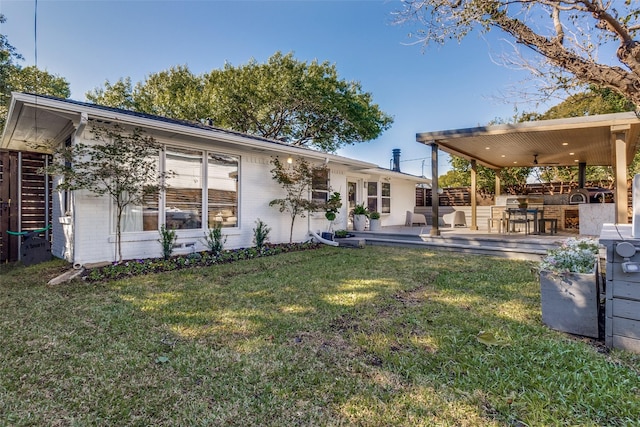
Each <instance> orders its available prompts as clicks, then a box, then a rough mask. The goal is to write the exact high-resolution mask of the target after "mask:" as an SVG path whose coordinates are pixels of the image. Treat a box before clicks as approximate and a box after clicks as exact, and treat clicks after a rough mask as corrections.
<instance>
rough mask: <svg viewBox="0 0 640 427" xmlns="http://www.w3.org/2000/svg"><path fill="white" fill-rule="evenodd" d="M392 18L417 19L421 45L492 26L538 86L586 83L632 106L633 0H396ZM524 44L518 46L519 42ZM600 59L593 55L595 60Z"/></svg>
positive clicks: (636, 46) (639, 13) (638, 66)
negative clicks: (505, 37) (615, 94)
mask: <svg viewBox="0 0 640 427" xmlns="http://www.w3.org/2000/svg"><path fill="white" fill-rule="evenodd" d="M402 5H403V6H402V8H401V10H399V11H398V13H397V15H396V22H397V23H400V24H405V25H417V31H416V32H415V33H413V34H412V36H413V37H416V38H417V39H418V41H419V42H422V43H424V44H427V45H428V44H431V43H436V44H442V43H445V42H446V41H448V40H452V39H453V40H461V39H462V38H464V37H465V36H467V35H468V34H469V33H470V32H472V31H473V30H479V31H481V32H488V31H490V30H491V29H494V28H496V29H499V30H501V31H502V32H504V33H506V34H508V35H509V36H510V39H512V40H513V41H514V42H515V43H512V46H513V49H514V52H513V55H510V56H509V57H508V58H506V59H505V64H506V65H513V66H517V67H519V68H523V69H526V70H529V71H530V72H531V73H532V75H533V76H534V77H535V78H536V80H537V81H542V82H544V84H541V85H539V88H538V89H539V90H540V92H541V93H543V94H546V95H550V94H552V93H554V92H555V91H557V90H571V89H575V88H576V87H578V86H580V85H582V86H583V85H586V84H593V85H595V86H597V87H602V88H608V89H612V90H614V91H616V92H618V93H619V94H621V95H623V96H624V97H625V98H627V99H628V100H629V101H631V102H632V103H633V104H635V105H636V107H637V106H640V41H639V40H638V32H639V31H640V22H639V21H640V10H639V9H638V8H637V1H636V0H633V1H632V0H624V1H623V0H620V1H602V0H404V1H403V2H402ZM520 46H526V47H527V48H528V50H525V51H524V52H521V51H520V49H519V47H520ZM598 58H601V59H598Z"/></svg>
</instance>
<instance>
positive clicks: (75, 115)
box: [0, 92, 424, 182]
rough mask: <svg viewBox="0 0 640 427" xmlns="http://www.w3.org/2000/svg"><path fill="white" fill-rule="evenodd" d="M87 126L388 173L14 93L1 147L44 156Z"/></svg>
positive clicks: (248, 138)
mask: <svg viewBox="0 0 640 427" xmlns="http://www.w3.org/2000/svg"><path fill="white" fill-rule="evenodd" d="M89 121H95V122H99V123H111V122H117V123H119V124H121V125H129V126H137V127H141V128H145V129H148V130H149V131H153V133H154V135H158V136H162V138H163V139H165V140H167V141H171V140H176V141H180V142H182V143H184V139H185V138H189V139H191V140H194V141H199V142H203V143H211V142H214V141H215V143H216V146H221V147H228V148H237V147H238V146H241V147H243V148H244V149H248V150H252V151H257V152H262V153H263V154H267V155H273V156H275V155H282V156H301V157H307V158H312V159H317V160H321V161H324V162H328V163H334V164H338V165H344V166H348V167H350V168H355V169H357V170H359V171H363V172H364V171H365V170H372V169H377V170H378V173H383V171H385V170H384V169H382V168H378V166H377V165H375V164H373V163H369V162H364V161H361V160H356V159H352V158H348V157H343V156H338V155H335V154H330V153H325V152H321V151H317V150H313V149H310V148H306V147H296V146H292V145H289V144H287V143H285V142H282V141H277V140H273V139H269V138H263V137H260V136H254V135H248V134H244V133H241V132H236V131H231V130H226V129H220V128H216V127H212V126H208V125H205V124H202V123H199V122H195V121H186V120H176V119H170V118H167V117H161V116H154V115H151V114H144V113H138V112H135V111H129V110H123V109H119V108H112V107H105V106H101V105H97V104H91V103H86V102H80V101H75V100H70V99H61V98H55V97H52V96H45V95H34V94H26V93H18V92H14V93H13V94H12V99H11V104H10V106H9V112H8V114H7V122H6V125H5V129H4V132H3V134H2V137H1V139H0V148H4V149H10V150H19V151H40V152H46V151H47V148H46V146H47V145H48V144H46V143H47V142H51V141H54V142H59V143H61V142H64V140H65V139H67V138H68V137H69V135H71V134H72V133H74V132H76V129H78V128H80V127H82V126H83V123H85V124H86V123H87V122H89ZM383 174H386V175H393V174H395V172H393V171H390V170H386V173H383ZM404 175H405V176H404V178H405V179H413V180H415V181H416V182H424V178H421V177H416V176H412V175H407V174H404ZM410 177H412V178H410Z"/></svg>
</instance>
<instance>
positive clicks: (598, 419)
mask: <svg viewBox="0 0 640 427" xmlns="http://www.w3.org/2000/svg"><path fill="white" fill-rule="evenodd" d="M531 267H532V264H530V263H527V262H518V261H509V260H504V259H493V258H488V257H480V256H469V255H457V254H450V253H437V252H429V251H423V250H409V249H401V248H388V247H367V248H366V249H363V250H348V249H342V248H332V247H324V248H322V249H318V250H315V251H305V252H298V253H287V254H282V255H277V256H274V257H268V258H259V259H253V260H247V261H240V262H236V263H233V264H225V265H218V266H213V267H207V268H197V269H192V270H181V271H176V272H171V273H164V274H151V275H147V276H140V277H135V278H131V279H127V280H120V281H113V282H103V283H98V284H88V283H84V282H81V281H75V282H71V283H68V284H65V285H62V286H56V287H47V286H46V285H45V283H46V282H47V280H48V279H49V278H51V277H54V276H56V275H57V274H59V273H60V272H61V270H62V269H63V268H65V265H64V264H63V263H62V262H59V261H54V262H50V263H46V264H41V265H38V266H31V267H16V266H6V267H3V268H2V269H0V282H1V284H0V292H1V294H0V295H1V296H0V321H1V328H2V343H1V345H0V359H1V361H2V363H1V364H0V425H11V426H28V425H38V426H41V425H55V426H67V425H68V426H75V425H118V426H127V425H131V426H137V425H145V426H146V425H154V426H175V425H193V426H202V425H229V426H234V425H238V426H251V425H256V426H257V425H260V426H269V425H273V426H276V425H277V426H289V425H314V426H316V425H360V426H382V425H384V426H387V425H406V426H417V425H423V426H433V425H442V426H502V425H510V426H526V425H529V426H542V425H583V426H600V425H613V426H615V425H620V426H622V425H634V424H636V423H637V422H638V421H637V420H638V419H640V377H639V374H640V368H639V366H640V363H639V362H640V357H639V356H638V355H634V354H630V353H625V352H619V351H613V352H611V353H609V352H606V351H604V350H603V349H602V347H601V346H598V345H593V343H591V342H589V341H587V340H580V339H576V338H572V337H569V336H567V335H564V334H561V333H557V332H554V331H550V330H548V329H547V328H545V327H544V326H543V325H542V324H541V315H540V301H539V288H538V286H539V285H538V283H537V280H536V277H535V276H534V274H533V273H532V271H531ZM480 331H488V332H491V333H492V334H493V335H494V336H495V337H496V339H497V340H498V341H499V345H494V346H486V345H485V344H482V343H480V342H479V341H478V340H477V338H476V337H477V334H478V333H479V332H480Z"/></svg>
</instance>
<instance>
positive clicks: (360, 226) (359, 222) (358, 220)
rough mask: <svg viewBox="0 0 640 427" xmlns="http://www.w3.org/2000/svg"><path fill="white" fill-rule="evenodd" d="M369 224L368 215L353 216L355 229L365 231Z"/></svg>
mask: <svg viewBox="0 0 640 427" xmlns="http://www.w3.org/2000/svg"><path fill="white" fill-rule="evenodd" d="M366 226H367V216H366V215H354V216H353V229H354V230H356V231H364V229H365V227H366Z"/></svg>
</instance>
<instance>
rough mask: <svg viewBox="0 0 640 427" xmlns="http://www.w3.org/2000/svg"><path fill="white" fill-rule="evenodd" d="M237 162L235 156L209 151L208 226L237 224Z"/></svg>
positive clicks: (232, 225)
mask: <svg viewBox="0 0 640 427" xmlns="http://www.w3.org/2000/svg"><path fill="white" fill-rule="evenodd" d="M238 163H239V159H238V157H236V156H229V155H224V154H214V153H209V156H208V158H207V202H208V214H209V215H208V220H209V222H208V225H209V228H212V227H214V225H216V224H220V225H222V226H223V227H237V226H238Z"/></svg>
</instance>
